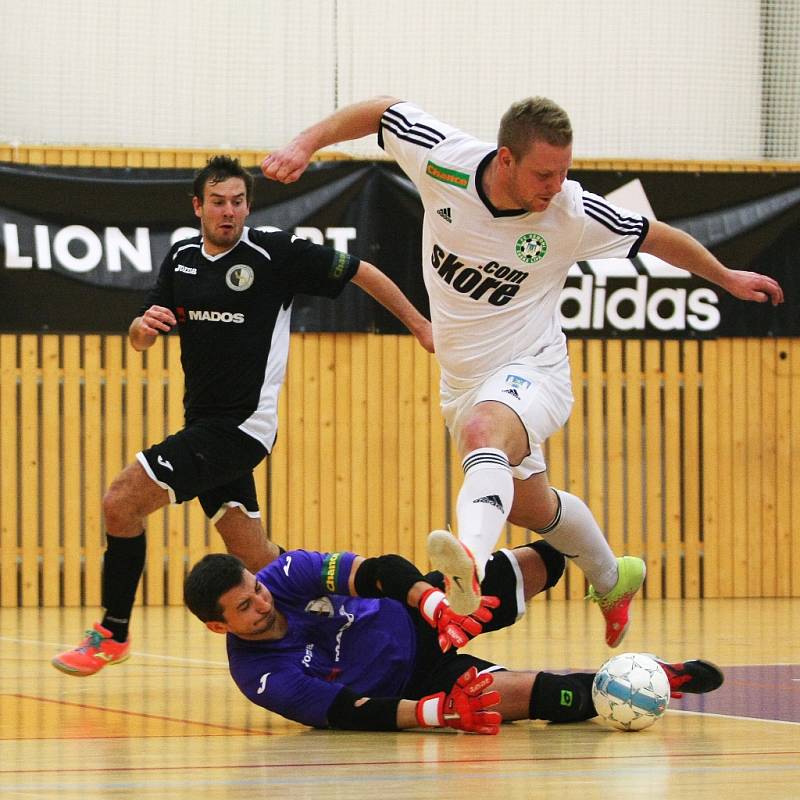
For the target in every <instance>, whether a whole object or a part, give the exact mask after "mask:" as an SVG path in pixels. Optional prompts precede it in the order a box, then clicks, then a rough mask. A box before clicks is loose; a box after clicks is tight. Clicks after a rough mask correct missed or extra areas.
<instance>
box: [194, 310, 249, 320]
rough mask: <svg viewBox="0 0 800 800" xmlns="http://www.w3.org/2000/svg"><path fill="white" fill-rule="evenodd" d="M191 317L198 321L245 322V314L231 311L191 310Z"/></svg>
mask: <svg viewBox="0 0 800 800" xmlns="http://www.w3.org/2000/svg"><path fill="white" fill-rule="evenodd" d="M189 319H191V320H195V321H197V322H237V323H240V322H244V314H241V313H238V312H237V313H236V314H232V313H231V312H230V311H190V312H189Z"/></svg>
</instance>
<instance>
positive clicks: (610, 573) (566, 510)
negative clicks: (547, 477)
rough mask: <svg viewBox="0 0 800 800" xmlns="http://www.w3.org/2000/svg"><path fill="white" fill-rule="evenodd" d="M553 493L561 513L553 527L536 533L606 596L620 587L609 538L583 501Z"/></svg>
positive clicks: (557, 515)
mask: <svg viewBox="0 0 800 800" xmlns="http://www.w3.org/2000/svg"><path fill="white" fill-rule="evenodd" d="M553 491H554V492H555V493H556V496H557V497H558V500H559V508H558V513H557V514H556V517H555V519H554V520H553V521H552V522H551V523H550V525H548V526H547V527H546V528H545V529H544V530H540V531H536V533H538V534H539V535H540V536H542V537H544V539H545V541H546V542H547V543H548V544H551V545H552V546H553V547H555V549H556V550H558V551H559V552H560V553H563V554H564V555H565V556H567V558H569V559H572V560H573V561H574V562H575V563H576V564H577V565H578V566H579V567H580V569H581V570H582V571H583V573H584V575H586V577H587V578H588V579H589V582H590V583H591V584H592V586H593V587H594V589H595V591H596V592H597V593H598V594H601V595H602V594H606V593H607V592H609V591H611V589H613V588H614V586H615V585H616V583H617V559H616V558H615V556H614V553H613V552H612V551H611V548H610V547H609V546H608V542H607V541H606V537H605V536H603V532H602V531H601V530H600V528H599V526H598V524H597V522H596V521H595V518H594V516H592V512H591V511H590V510H589V507H588V506H587V505H586V503H584V502H583V500H581V499H580V498H579V497H576V496H575V495H574V494H570V493H569V492H565V491H563V490H561V489H553Z"/></svg>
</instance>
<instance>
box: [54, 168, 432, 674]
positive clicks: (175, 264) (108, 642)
mask: <svg viewBox="0 0 800 800" xmlns="http://www.w3.org/2000/svg"><path fill="white" fill-rule="evenodd" d="M193 190H194V196H193V198H192V204H193V206H194V212H195V215H196V216H197V217H198V218H199V219H200V229H201V235H200V236H197V237H194V238H192V239H185V240H183V241H180V242H177V243H176V244H175V245H173V247H172V248H171V249H170V251H169V253H168V254H167V256H166V258H165V259H164V261H163V263H162V264H161V268H160V272H159V276H158V280H157V282H156V284H155V286H154V287H153V288H152V289H151V290H150V293H149V294H148V296H147V299H146V301H145V304H144V306H143V308H142V311H141V314H140V315H139V316H138V317H136V318H135V319H134V320H133V322H132V323H131V326H130V329H129V331H128V336H129V339H130V342H131V344H132V346H133V347H134V348H135V349H136V350H145V349H146V348H148V347H150V346H151V345H152V344H153V343H154V342H155V341H156V338H157V337H158V336H159V335H161V334H165V333H168V332H169V331H171V330H172V329H173V328H176V327H177V331H178V334H179V336H180V341H181V364H182V366H183V372H184V377H185V393H184V413H185V425H184V427H183V429H182V430H180V431H178V432H177V433H175V434H173V435H171V436H168V437H167V438H166V439H164V441H162V442H159V443H158V444H155V445H153V446H152V447H150V448H148V449H146V450H143V451H142V452H140V453H137V455H136V460H135V461H134V462H133V463H131V464H129V465H128V466H127V467H125V469H123V471H122V472H121V473H120V474H119V475H118V476H117V478H116V479H115V480H114V481H113V482H112V483H111V486H110V487H109V489H108V491H107V492H106V494H105V496H104V497H103V513H104V515H105V521H106V530H107V546H106V552H105V555H104V559H103V584H102V602H103V607H104V609H105V615H104V617H103V619H102V621H101V622H99V623H95V624H94V626H93V628H92V630H89V631H87V633H86V638H85V639H84V640H83V642H82V643H81V644H80V645H79V646H78V647H77V648H75V649H72V650H68V651H66V652H64V653H61V654H60V655H58V656H56V657H55V658H53V660H52V663H53V666H55V667H56V668H58V669H60V670H61V671H62V672H66V673H67V674H70V675H77V676H83V675H92V674H94V673H95V672H97V671H98V670H100V669H102V668H103V667H104V666H105V665H106V664H115V663H120V662H122V661H124V660H126V659H127V658H128V657H129V655H130V639H129V636H128V623H129V619H130V613H131V609H132V608H133V603H134V598H135V594H136V588H137V586H138V584H139V579H140V578H141V575H142V570H143V568H144V562H145V534H144V520H145V517H147V516H148V515H149V514H152V513H153V512H154V511H156V510H157V509H159V508H162V507H163V506H165V505H167V504H168V503H182V502H183V501H185V500H189V499H191V498H193V497H197V498H198V499H199V500H200V503H201V505H202V507H203V510H204V511H205V513H206V515H207V516H208V517H209V518H210V519H211V520H212V521H213V522H214V524H215V525H216V528H217V530H218V531H219V533H220V535H221V536H222V538H223V540H224V542H225V545H226V547H227V549H228V551H229V552H230V553H233V554H234V555H236V556H238V557H239V558H240V559H241V560H242V561H243V562H244V564H245V565H246V566H247V567H248V569H250V570H251V571H253V572H257V571H258V570H259V569H261V568H262V567H264V566H265V565H266V564H268V563H269V562H270V561H272V560H273V559H274V558H275V557H276V556H277V555H278V548H277V546H276V545H275V544H273V543H272V542H270V541H269V540H268V538H267V535H266V532H265V531H264V528H263V527H262V525H261V522H260V515H259V509H258V502H257V499H256V488H255V482H254V480H253V469H254V468H255V467H256V466H257V465H258V464H259V463H260V462H261V461H262V459H264V457H265V456H267V455H268V454H269V453H270V451H271V450H272V447H273V444H274V443H275V436H276V433H277V427H278V419H277V407H278V392H279V390H280V387H281V384H282V382H283V378H284V373H285V370H286V360H287V356H288V351H289V320H290V316H291V310H292V300H293V298H294V296H295V295H296V294H309V295H320V296H324V297H330V298H335V297H336V296H337V295H338V294H339V293H340V292H341V291H342V289H343V288H344V287H345V285H346V284H347V282H348V281H352V282H353V283H355V284H356V285H357V286H359V287H360V288H361V289H363V290H364V291H365V292H367V293H369V294H370V295H372V296H373V297H374V298H375V299H376V300H377V301H378V302H380V303H381V304H382V305H384V306H385V307H386V308H387V309H388V310H389V311H391V312H392V313H393V314H395V316H397V318H398V319H399V320H400V321H401V322H403V323H404V324H405V325H406V326H407V327H408V329H409V330H410V331H411V332H412V333H413V334H414V335H415V336H416V337H417V339H418V340H419V342H420V344H421V345H422V346H423V347H424V348H425V349H426V350H428V351H429V352H433V340H432V335H431V329H430V323H429V322H428V320H426V319H425V318H424V317H423V316H422V315H421V314H420V313H419V312H418V311H417V310H416V309H415V308H414V306H413V305H412V304H411V303H410V302H409V301H408V299H407V298H406V297H405V295H403V293H402V292H401V291H400V289H399V288H398V287H397V286H396V285H395V284H394V283H393V282H392V281H391V280H390V279H389V278H387V277H386V276H385V275H384V274H383V273H382V272H380V271H379V270H378V269H377V268H376V267H374V266H372V265H371V264H369V263H367V262H365V261H359V260H358V259H357V258H354V257H353V256H351V255H348V254H346V253H341V252H338V251H336V250H333V249H331V248H329V247H323V246H321V245H317V244H313V243H312V242H309V241H307V240H305V239H299V238H297V237H295V236H293V235H291V234H289V233H284V232H283V231H274V232H270V233H264V232H261V231H257V230H254V229H251V228H248V227H246V226H245V220H246V218H247V215H248V214H249V213H250V200H251V197H252V190H253V176H252V175H251V174H250V173H248V172H247V171H246V170H245V169H243V168H242V167H241V166H240V164H239V162H238V161H237V160H236V159H232V158H230V157H228V156H216V157H215V158H212V159H210V160H209V162H208V164H207V165H206V166H205V167H204V168H203V169H202V170H200V171H199V172H198V173H197V175H196V176H195V180H194V186H193Z"/></svg>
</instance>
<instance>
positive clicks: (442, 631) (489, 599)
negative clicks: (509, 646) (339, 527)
mask: <svg viewBox="0 0 800 800" xmlns="http://www.w3.org/2000/svg"><path fill="white" fill-rule="evenodd" d="M499 605H500V598H499V597H493V596H491V595H487V596H485V597H481V604H480V605H479V606H478V608H477V609H476V610H475V611H473V612H472V613H471V614H470V615H469V616H466V617H463V616H461V614H456V613H455V611H453V609H452V608H450V604H449V603H448V602H447V598H446V597H445V595H444V592H442V591H440V590H439V589H435V588H433V587H431V588H430V589H427V590H426V591H425V592H423V594H422V597H420V599H419V605H418V608H419V613H420V614H421V615H422V618H423V619H424V620H425V622H427V623H428V625H430V626H431V627H432V628H436V630H437V631H438V633H439V647H441V648H442V652H443V653H446V652H447V651H448V650H449V649H450V647H451V646H452V647H455V648H459V647H463V646H464V645H465V644H466V643H467V642H468V641H469V640H470V639H471V638H474V637H476V636H477V635H478V634H479V633H481V632H482V631H483V626H484V623H486V622H489V621H490V620H491V619H492V611H491V609H493V608H497V607H498V606H499Z"/></svg>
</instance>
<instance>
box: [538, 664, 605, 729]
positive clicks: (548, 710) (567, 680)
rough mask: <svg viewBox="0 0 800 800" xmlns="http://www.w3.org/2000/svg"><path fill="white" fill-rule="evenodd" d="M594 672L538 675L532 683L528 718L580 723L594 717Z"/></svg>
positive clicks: (544, 673)
mask: <svg viewBox="0 0 800 800" xmlns="http://www.w3.org/2000/svg"><path fill="white" fill-rule="evenodd" d="M593 680H594V673H591V672H573V673H570V674H569V675H556V674H554V673H552V672H540V673H539V674H538V675H537V676H536V680H535V681H534V682H533V690H532V691H531V700H530V705H529V706H528V716H529V717H530V719H545V720H548V721H549V722H582V721H583V720H587V719H591V718H592V717H596V716H597V711H596V710H595V707H594V703H593V702H592V681H593Z"/></svg>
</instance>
